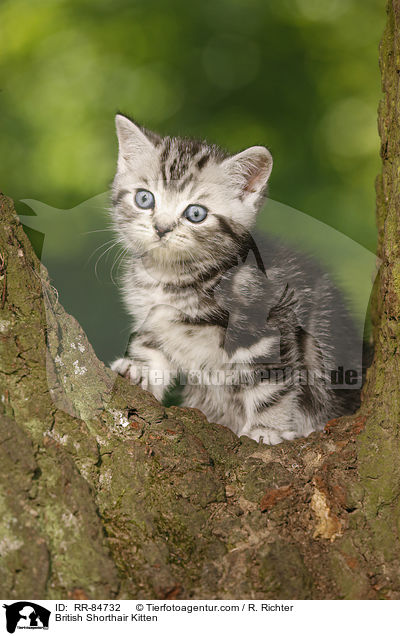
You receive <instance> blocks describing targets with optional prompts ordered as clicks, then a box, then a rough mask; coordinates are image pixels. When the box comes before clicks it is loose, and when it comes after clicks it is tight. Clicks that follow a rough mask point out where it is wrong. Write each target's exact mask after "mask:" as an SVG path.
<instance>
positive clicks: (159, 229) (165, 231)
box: [154, 224, 172, 238]
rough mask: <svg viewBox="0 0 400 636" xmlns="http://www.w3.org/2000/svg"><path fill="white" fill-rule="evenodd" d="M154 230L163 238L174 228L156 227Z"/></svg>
mask: <svg viewBox="0 0 400 636" xmlns="http://www.w3.org/2000/svg"><path fill="white" fill-rule="evenodd" d="M154 229H155V231H156V232H157V234H158V236H159V237H160V238H162V237H163V236H164V235H165V234H168V232H170V231H171V230H172V227H168V226H167V225H157V224H155V225H154Z"/></svg>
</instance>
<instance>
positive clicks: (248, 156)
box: [222, 146, 273, 199]
mask: <svg viewBox="0 0 400 636" xmlns="http://www.w3.org/2000/svg"><path fill="white" fill-rule="evenodd" d="M272 163H273V162H272V156H271V153H270V152H269V150H267V148H265V147H264V146H252V147H251V148H247V149H246V150H243V152H239V153H238V154H237V155H233V157H228V159H225V160H224V161H223V162H222V165H223V166H224V168H225V170H226V171H227V173H228V175H229V178H230V180H231V183H232V185H233V187H235V188H237V189H238V190H239V192H240V195H241V196H242V197H243V198H244V197H246V196H250V195H253V197H252V198H253V199H254V194H255V195H256V197H257V199H258V197H259V196H260V195H261V194H263V192H264V190H265V188H266V187H267V183H268V179H269V175H270V174H271V170H272Z"/></svg>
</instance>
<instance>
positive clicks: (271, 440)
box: [247, 427, 299, 446]
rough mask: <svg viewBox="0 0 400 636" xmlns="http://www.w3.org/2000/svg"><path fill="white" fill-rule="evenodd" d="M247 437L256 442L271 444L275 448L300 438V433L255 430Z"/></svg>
mask: <svg viewBox="0 0 400 636" xmlns="http://www.w3.org/2000/svg"><path fill="white" fill-rule="evenodd" d="M247 435H248V436H249V437H250V438H251V439H254V440H255V441H256V442H262V443H263V444H269V445H270V446H275V444H280V443H281V442H284V441H285V440H292V439H295V438H296V437H299V433H298V432H297V431H290V430H288V431H284V430H283V431H278V430H277V429H274V428H262V427H259V428H253V430H251V431H250V433H247Z"/></svg>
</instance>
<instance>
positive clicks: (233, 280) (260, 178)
mask: <svg viewBox="0 0 400 636" xmlns="http://www.w3.org/2000/svg"><path fill="white" fill-rule="evenodd" d="M116 128H117V135H118V142H119V156H118V167H117V173H116V176H115V179H114V182H113V190H112V191H113V199H112V202H113V222H114V226H115V230H116V232H117V234H118V236H119V238H120V240H121V242H122V243H123V245H124V247H125V248H126V259H125V267H124V274H123V285H122V289H123V296H124V300H125V304H126V307H127V309H128V312H129V314H130V315H131V317H132V319H133V324H134V328H135V331H136V333H135V334H134V338H133V339H132V341H131V342H130V345H129V348H128V357H126V358H121V359H119V360H116V361H115V362H114V363H113V364H112V369H113V370H115V371H117V372H118V373H119V374H121V375H124V376H126V377H128V378H129V379H130V381H131V382H132V383H138V384H141V386H142V387H143V388H146V389H148V390H149V391H151V392H152V393H153V394H154V395H155V397H156V398H157V399H159V400H161V399H162V398H163V395H164V394H165V391H166V389H167V388H168V386H169V385H170V384H171V383H172V382H173V381H174V380H175V379H176V377H177V376H178V377H180V380H181V382H182V377H183V381H185V383H186V386H185V388H184V391H183V393H184V405H185V406H190V407H196V408H199V409H200V410H201V411H203V412H204V413H205V415H206V416H207V417H208V419H209V420H211V421H215V422H219V423H221V424H223V425H225V426H227V427H229V428H230V429H232V430H233V431H234V432H235V433H236V434H237V435H243V434H244V435H248V436H249V437H251V438H253V439H255V440H257V441H260V440H262V441H264V443H267V444H277V443H279V442H281V441H282V440H288V439H293V438H295V437H300V436H306V435H308V434H309V433H311V432H312V431H315V430H320V429H322V428H323V426H324V424H325V423H326V421H327V420H328V419H330V418H332V417H334V416H338V415H341V414H343V413H345V412H346V410H347V409H348V405H347V402H348V401H349V400H347V399H345V398H347V397H349V396H350V394H352V393H354V392H348V391H340V390H336V389H335V387H332V384H331V382H330V379H329V377H328V378H327V372H328V375H329V372H330V371H331V370H332V369H335V368H336V367H337V366H338V365H340V364H342V365H343V364H345V365H347V367H348V365H349V364H351V361H352V356H353V351H352V346H351V345H352V343H351V339H352V337H353V334H352V328H351V322H350V320H349V318H348V316H347V314H346V311H345V309H344V307H343V305H342V301H341V299H340V296H339V294H338V292H337V290H336V289H335V287H334V286H333V285H332V283H331V282H330V280H329V278H328V277H327V275H326V274H324V273H323V272H321V271H320V270H319V268H318V267H316V266H315V264H314V263H311V262H310V261H308V260H307V259H305V258H304V257H302V256H299V255H297V254H295V253H293V252H291V251H290V250H288V249H287V248H285V247H283V246H280V245H278V244H276V243H275V242H273V241H270V240H268V239H265V240H264V242H263V243H262V244H261V243H257V244H256V242H255V241H254V239H253V237H252V235H251V234H250V230H251V228H252V226H253V225H254V222H255V218H256V214H257V212H258V210H259V209H260V207H261V206H262V204H263V202H264V199H265V196H266V188H267V183H268V179H269V176H270V173H271V169H272V157H271V154H270V153H269V151H268V150H267V148H265V147H263V146H253V147H251V148H248V149H247V150H244V151H243V152H240V153H238V154H236V155H233V156H229V155H227V154H226V153H224V152H223V151H222V150H221V149H220V148H219V147H217V146H213V145H209V144H207V143H205V142H199V141H194V140H191V139H182V138H179V137H172V138H171V137H164V138H161V137H159V136H158V135H156V134H155V133H153V132H150V131H147V130H145V129H143V128H141V127H139V126H137V125H136V124H134V123H133V122H132V121H131V120H129V119H128V118H127V117H125V116H122V115H117V117H116ZM260 245H262V249H261V251H260ZM305 372H306V373H307V374H308V376H309V377H308V376H307V377H308V379H307V380H306V381H304V373H305ZM302 374H303V375H302ZM354 407H355V406H354V405H353V408H354Z"/></svg>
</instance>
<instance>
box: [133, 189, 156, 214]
mask: <svg viewBox="0 0 400 636" xmlns="http://www.w3.org/2000/svg"><path fill="white" fill-rule="evenodd" d="M135 202H136V205H137V206H138V207H139V208H142V209H143V210H150V208H154V204H155V199H154V194H152V193H151V192H149V191H148V190H138V191H137V192H136V195H135Z"/></svg>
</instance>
